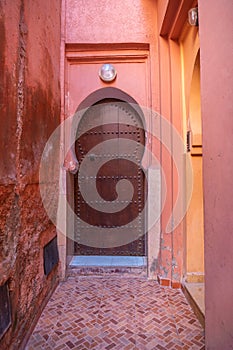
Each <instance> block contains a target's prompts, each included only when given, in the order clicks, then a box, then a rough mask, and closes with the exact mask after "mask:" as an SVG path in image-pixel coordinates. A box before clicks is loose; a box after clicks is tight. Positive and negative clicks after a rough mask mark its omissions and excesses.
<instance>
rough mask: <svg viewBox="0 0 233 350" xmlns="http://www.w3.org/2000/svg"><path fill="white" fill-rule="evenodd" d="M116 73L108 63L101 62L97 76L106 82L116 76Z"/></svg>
mask: <svg viewBox="0 0 233 350" xmlns="http://www.w3.org/2000/svg"><path fill="white" fill-rule="evenodd" d="M116 75H117V72H116V69H115V67H114V66H113V65H112V64H110V63H105V64H103V65H102V66H101V68H100V70H99V77H100V78H101V79H102V80H103V81H106V82H110V81H113V80H114V79H115V78H116Z"/></svg>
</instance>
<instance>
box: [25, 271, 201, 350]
mask: <svg viewBox="0 0 233 350" xmlns="http://www.w3.org/2000/svg"><path fill="white" fill-rule="evenodd" d="M203 333H204V332H203V329H202V327H201V325H200V324H199V322H198V320H197V319H196V317H195V315H194V313H193V312H192V310H191V308H190V306H189V304H188V303H187V301H186V299H185V297H184V296H183V294H182V292H181V291H180V290H174V289H169V288H164V287H161V286H159V285H158V283H157V282H156V281H148V280H146V279H145V278H144V277H135V276H132V277H131V276H128V277H125V276H120V275H117V274H115V275H111V276H110V275H104V276H71V277H69V278H68V279H67V281H65V282H63V283H61V284H60V285H59V286H58V288H57V289H56V291H55V293H54V294H53V296H52V298H51V299H50V301H49V303H48V304H47V306H46V308H45V310H44V312H43V314H42V315H41V317H40V319H39V322H38V324H37V326H36V328H35V330H34V332H33V334H32V336H31V338H30V339H29V342H28V344H27V347H26V350H37V349H38V350H40V349H43V350H50V349H51V350H69V349H72V350H84V349H107V350H110V349H113V350H115V349H116V350H125V349H127V350H129V349H130V350H131V349H140V350H143V349H146V350H150V349H159V350H163V349H176V350H179V349H188V350H191V349H193V350H194V349H204V348H205V347H204V335H203Z"/></svg>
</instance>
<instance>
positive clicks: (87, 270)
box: [67, 256, 147, 277]
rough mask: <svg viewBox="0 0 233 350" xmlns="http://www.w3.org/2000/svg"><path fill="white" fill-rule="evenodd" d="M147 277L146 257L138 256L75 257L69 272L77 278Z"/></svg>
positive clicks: (69, 274) (69, 275)
mask: <svg viewBox="0 0 233 350" xmlns="http://www.w3.org/2000/svg"><path fill="white" fill-rule="evenodd" d="M110 274H114V275H120V276H130V275H134V276H135V275H136V276H143V277H144V276H145V277H146V276H147V267H146V257H138V256H74V257H73V258H72V260H71V262H70V264H69V268H68V271H67V275H68V277H75V276H88V275H94V276H101V275H110Z"/></svg>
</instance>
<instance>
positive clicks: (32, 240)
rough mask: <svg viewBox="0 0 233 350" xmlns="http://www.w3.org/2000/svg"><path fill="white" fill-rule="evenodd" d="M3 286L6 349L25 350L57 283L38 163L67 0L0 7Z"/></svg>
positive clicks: (51, 124) (53, 121)
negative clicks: (47, 255) (46, 254)
mask: <svg viewBox="0 0 233 350" xmlns="http://www.w3.org/2000/svg"><path fill="white" fill-rule="evenodd" d="M0 35H1V38H0V46H1V47H0V52H1V57H0V75H1V76H0V81H1V85H0V118H1V124H0V125H1V127H0V154H1V167H0V286H2V285H4V284H5V283H7V285H8V289H9V294H10V302H11V318H12V320H11V326H10V327H9V329H8V330H7V331H6V332H5V334H4V335H3V336H2V337H1V339H0V348H1V349H18V348H19V346H20V342H21V340H22V339H23V338H25V335H26V334H27V333H28V331H30V326H31V325H32V324H33V321H34V320H36V318H37V317H38V316H39V313H40V311H41V308H42V307H43V304H44V303H45V302H46V300H47V299H48V298H49V296H50V295H51V293H52V291H53V289H54V287H55V286H56V284H57V281H58V266H56V267H55V268H54V269H53V270H52V272H51V273H50V274H49V275H48V276H45V274H44V267H43V247H44V245H46V244H47V243H48V242H49V241H50V240H51V239H52V238H53V237H54V236H55V235H56V229H55V227H54V226H53V224H52V223H51V222H50V220H49V218H48V216H47V214H46V212H45V210H44V208H43V204H42V201H41V198H40V191H39V165H40V159H41V155H42V152H43V149H44V146H45V144H46V141H47V139H48V138H49V136H50V134H51V133H52V131H53V130H54V129H55V128H56V126H57V125H58V124H59V120H60V83H59V78H60V71H59V64H60V62H59V59H60V1H52V2H50V1H46V0H42V1H41V0H27V1H23V0H14V1H4V0H3V1H0Z"/></svg>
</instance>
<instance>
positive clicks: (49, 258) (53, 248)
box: [44, 237, 59, 276]
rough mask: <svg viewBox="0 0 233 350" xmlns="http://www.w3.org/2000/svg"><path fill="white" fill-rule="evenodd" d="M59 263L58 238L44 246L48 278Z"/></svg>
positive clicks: (45, 267) (45, 269)
mask: <svg viewBox="0 0 233 350" xmlns="http://www.w3.org/2000/svg"><path fill="white" fill-rule="evenodd" d="M58 261H59V258H58V249H57V237H55V238H53V239H52V240H51V241H50V242H49V243H48V244H46V246H44V273H45V275H46V276H47V275H48V274H49V273H50V272H51V271H52V269H53V268H54V266H55V265H57V263H58Z"/></svg>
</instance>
